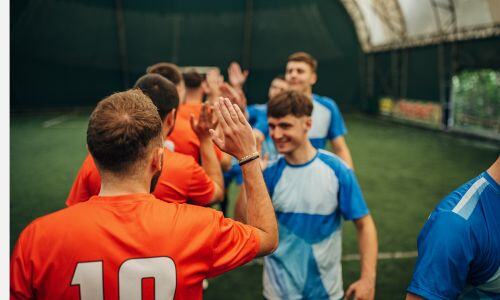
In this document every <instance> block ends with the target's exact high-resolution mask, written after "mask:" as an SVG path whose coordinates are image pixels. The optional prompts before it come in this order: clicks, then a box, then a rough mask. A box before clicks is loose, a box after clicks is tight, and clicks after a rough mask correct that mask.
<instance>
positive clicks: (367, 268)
mask: <svg viewBox="0 0 500 300" xmlns="http://www.w3.org/2000/svg"><path fill="white" fill-rule="evenodd" d="M312 110H313V104H312V101H311V99H310V98H309V97H307V96H306V95H304V94H302V93H298V92H295V91H287V92H284V93H281V94H279V95H278V96H276V97H274V98H272V99H271V100H270V101H269V103H268V111H267V114H268V121H269V131H270V135H271V137H272V139H273V141H274V142H275V144H276V149H277V150H278V151H279V153H280V154H282V155H283V156H282V157H280V158H279V159H278V160H277V161H275V162H274V163H271V164H270V165H269V166H268V167H267V168H266V170H265V171H264V179H265V181H266V185H267V188H268V190H269V193H270V195H271V199H272V201H273V206H274V209H275V211H276V217H277V219H278V227H279V239H280V244H279V247H278V249H277V250H276V252H275V253H274V254H273V255H270V256H267V257H266V258H265V264H264V277H263V284H264V297H265V298H267V299H340V298H342V297H343V296H344V289H343V283H342V268H341V262H340V260H341V250H342V245H341V232H342V228H341V227H342V225H341V224H342V219H345V220H352V221H353V222H354V223H355V226H356V229H357V231H358V238H359V251H360V254H361V277H360V279H359V280H358V281H356V282H354V283H353V284H352V285H351V286H350V287H349V288H348V290H347V292H346V293H345V296H346V297H351V296H353V295H355V299H373V298H374V293H375V278H376V263H377V234H376V229H375V225H374V223H373V220H372V217H371V216H370V214H369V211H368V207H367V205H366V203H365V200H364V198H363V195H362V193H361V189H360V187H359V185H358V182H357V179H356V176H355V175H354V172H353V170H352V169H351V168H349V166H347V164H346V163H345V162H343V161H342V160H341V159H339V157H338V156H336V155H335V154H333V153H330V152H328V151H325V150H318V149H316V148H315V147H314V146H313V145H312V143H311V141H310V140H309V139H308V132H309V131H310V130H311V127H312V126H314V125H312V122H311V114H312ZM244 211H245V201H244V197H243V198H242V200H241V201H239V202H238V204H237V212H238V214H237V216H239V217H241V218H242V220H243V221H245V219H244V214H243V213H241V212H244Z"/></svg>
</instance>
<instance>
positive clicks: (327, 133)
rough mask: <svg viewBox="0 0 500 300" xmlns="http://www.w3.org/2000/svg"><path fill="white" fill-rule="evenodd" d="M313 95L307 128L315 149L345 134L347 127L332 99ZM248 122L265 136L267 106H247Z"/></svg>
mask: <svg viewBox="0 0 500 300" xmlns="http://www.w3.org/2000/svg"><path fill="white" fill-rule="evenodd" d="M312 97H313V99H312V100H313V101H312V102H313V112H312V116H311V118H312V128H311V130H309V134H308V135H309V139H310V140H311V144H312V145H313V146H314V147H315V148H317V149H324V148H325V147H326V144H327V142H328V140H332V139H335V138H336V137H338V136H342V135H346V134H347V128H346V126H345V123H344V119H343V118H342V114H341V113H340V110H339V108H338V106H337V104H336V103H335V101H333V99H331V98H328V97H324V96H319V95H316V94H313V95H312ZM248 113H249V115H250V124H251V125H252V127H254V128H256V129H258V130H259V131H261V132H262V133H263V134H264V135H265V136H268V135H269V128H268V124H267V106H265V105H264V104H258V105H251V106H249V107H248Z"/></svg>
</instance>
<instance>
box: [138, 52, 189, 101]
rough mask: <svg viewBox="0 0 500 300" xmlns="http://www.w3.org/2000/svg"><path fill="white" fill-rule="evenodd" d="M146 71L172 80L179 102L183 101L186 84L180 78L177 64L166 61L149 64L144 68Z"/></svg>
mask: <svg viewBox="0 0 500 300" xmlns="http://www.w3.org/2000/svg"><path fill="white" fill-rule="evenodd" d="M146 73H148V74H159V75H161V76H163V77H165V78H167V79H168V80H170V81H172V83H173V84H175V86H176V87H177V93H178V94H179V100H180V102H181V103H184V99H185V98H186V86H185V84H184V80H183V78H182V73H181V70H179V67H178V66H177V65H175V64H172V63H167V62H160V63H156V64H154V65H152V66H149V67H148V68H147V69H146Z"/></svg>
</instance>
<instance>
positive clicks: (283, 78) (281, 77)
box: [273, 74, 286, 81]
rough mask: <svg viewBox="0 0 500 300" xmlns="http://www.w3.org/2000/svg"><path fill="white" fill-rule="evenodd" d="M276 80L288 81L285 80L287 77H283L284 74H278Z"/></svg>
mask: <svg viewBox="0 0 500 300" xmlns="http://www.w3.org/2000/svg"><path fill="white" fill-rule="evenodd" d="M275 79H279V80H283V81H286V79H285V75H283V74H278V75H276V76H275V77H274V78H273V80H275Z"/></svg>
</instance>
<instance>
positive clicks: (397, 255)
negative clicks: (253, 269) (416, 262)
mask: <svg viewBox="0 0 500 300" xmlns="http://www.w3.org/2000/svg"><path fill="white" fill-rule="evenodd" d="M417 256H418V252H417V251H406V252H403V251H396V252H380V253H379V254H378V259H379V260H382V259H383V260H388V259H391V260H393V259H404V258H415V257H417ZM360 259H361V257H360V255H359V254H347V255H344V256H342V261H357V260H360ZM263 263H264V260H263V259H262V258H256V259H254V260H252V261H251V262H249V263H248V264H246V265H245V266H251V265H262V264H263Z"/></svg>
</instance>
